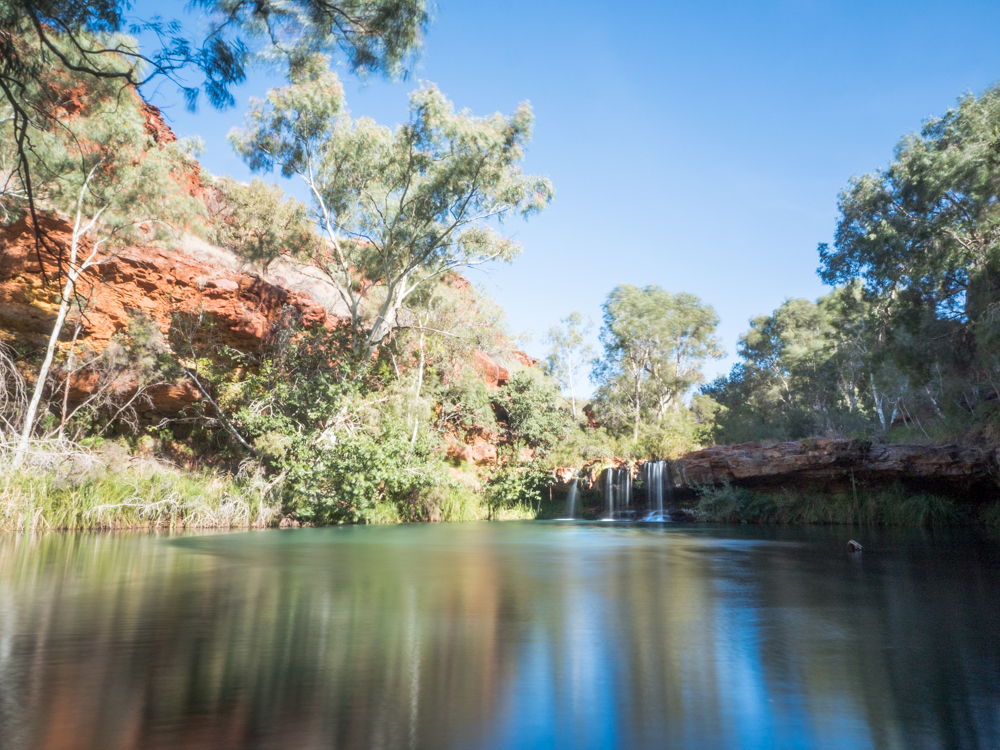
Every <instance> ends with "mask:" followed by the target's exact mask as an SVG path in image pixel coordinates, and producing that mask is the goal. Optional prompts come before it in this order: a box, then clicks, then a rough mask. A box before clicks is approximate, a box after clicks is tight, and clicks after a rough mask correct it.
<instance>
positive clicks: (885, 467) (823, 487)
mask: <svg viewBox="0 0 1000 750" xmlns="http://www.w3.org/2000/svg"><path fill="white" fill-rule="evenodd" d="M643 463H644V462H642V461H640V462H637V463H635V464H633V466H632V473H633V477H634V478H639V477H640V476H641V471H642V469H641V467H642V464H643ZM592 464H593V466H591V465H588V466H587V467H585V468H584V469H583V470H582V472H581V479H580V482H581V484H580V487H581V488H585V489H588V490H592V491H593V490H597V489H599V487H600V481H601V480H600V477H601V470H602V469H603V468H604V466H605V462H592ZM613 465H614V466H615V467H620V466H621V465H623V462H622V461H621V459H614V461H613ZM670 467H671V478H672V480H673V489H674V491H675V492H676V493H678V495H679V496H681V497H684V496H688V497H690V496H691V495H693V494H694V492H695V491H696V490H697V489H698V488H699V487H706V486H721V485H723V484H732V485H734V486H737V487H747V488H754V489H761V490H768V489H771V490H775V489H801V490H803V491H811V492H816V491H820V492H844V491H850V490H851V488H852V487H854V486H856V487H858V488H861V487H864V488H874V487H885V486H888V485H891V484H893V483H895V482H901V483H902V484H903V485H904V486H906V487H907V488H908V489H911V490H914V491H920V492H935V493H940V494H948V495H957V496H962V497H967V498H969V499H976V500H991V499H996V498H997V497H998V496H1000V488H998V482H997V478H998V476H1000V471H998V462H997V455H996V452H995V451H991V450H987V449H984V448H963V447H961V446H958V445H889V444H872V443H869V442H867V441H863V440H828V439H824V438H812V439H809V440H800V441H796V442H787V443H777V444H774V445H767V446H765V445H761V444H760V443H743V444H741V445H717V446H713V447H711V448H706V449H704V450H700V451H693V452H691V453H686V454H684V455H682V456H680V457H679V458H677V459H675V460H673V461H671V462H670ZM572 478H573V471H572V470H571V469H560V470H557V472H556V479H557V482H556V485H555V489H556V490H557V491H565V490H566V489H567V488H568V487H569V483H570V482H571V481H572Z"/></svg>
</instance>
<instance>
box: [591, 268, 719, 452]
mask: <svg viewBox="0 0 1000 750" xmlns="http://www.w3.org/2000/svg"><path fill="white" fill-rule="evenodd" d="M718 323H719V318H718V316H717V315H716V313H715V310H713V309H712V307H711V306H710V305H706V304H704V303H702V302H701V300H700V299H698V297H696V296H695V295H693V294H690V293H687V292H678V293H677V294H671V293H670V292H667V291H665V290H664V289H661V288H660V287H659V286H656V285H652V286H647V287H645V288H642V289H640V288H639V287H636V286H633V285H631V284H622V285H620V286H618V287H615V289H614V290H612V292H611V293H610V294H609V295H608V299H607V301H606V302H605V303H604V326H603V328H602V329H601V333H600V338H601V343H602V344H603V345H604V356H603V357H602V358H601V359H599V360H597V362H596V363H595V367H594V377H595V380H596V381H597V382H599V383H600V388H599V391H598V393H599V396H600V397H601V398H602V399H603V400H604V402H605V403H606V404H607V405H610V406H613V405H614V404H615V403H616V402H619V403H624V404H627V410H628V413H629V421H631V423H632V438H633V440H638V439H639V428H640V424H641V422H642V417H643V411H647V412H651V413H652V415H653V418H654V419H655V421H656V422H657V423H659V422H660V421H662V419H663V417H664V416H665V415H666V413H667V411H668V409H671V408H673V409H679V408H681V406H682V398H683V397H684V395H685V394H686V393H687V392H688V391H689V390H690V389H691V388H692V387H693V386H695V385H697V384H698V383H700V382H702V381H703V380H704V376H703V374H702V372H701V367H702V365H703V364H704V363H705V361H706V360H707V359H709V358H714V357H719V356H721V351H720V349H719V346H718V342H717V340H716V337H715V328H716V326H717V325H718Z"/></svg>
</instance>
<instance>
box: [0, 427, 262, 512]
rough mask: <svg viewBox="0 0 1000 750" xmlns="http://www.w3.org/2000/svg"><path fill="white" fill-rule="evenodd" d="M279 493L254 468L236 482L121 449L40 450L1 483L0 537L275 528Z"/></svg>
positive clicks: (64, 446)
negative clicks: (163, 529)
mask: <svg viewBox="0 0 1000 750" xmlns="http://www.w3.org/2000/svg"><path fill="white" fill-rule="evenodd" d="M279 489H280V488H278V487H277V486H276V482H275V480H274V479H273V478H268V477H266V476H265V475H264V474H263V472H262V471H260V470H259V468H257V467H254V466H253V465H252V464H248V465H246V466H244V467H243V468H242V470H240V471H238V472H237V473H236V474H235V475H232V474H227V473H220V472H212V471H207V470H206V471H195V472H192V471H189V470H180V469H177V468H176V467H173V466H169V465H166V464H164V463H162V462H160V461H156V460H154V459H151V458H145V457H136V456H132V455H130V452H129V451H128V449H127V448H126V447H125V446H122V445H121V444H119V443H116V442H109V443H106V444H104V445H102V446H101V447H100V448H99V449H86V450H80V449H75V448H73V447H72V446H71V445H69V444H67V443H65V442H64V443H56V444H53V443H48V444H44V443H42V444H37V443H36V444H33V445H32V447H31V450H30V451H29V454H28V460H27V461H26V463H25V464H24V465H23V466H22V467H21V468H20V469H17V470H14V471H6V472H4V473H3V475H2V476H0V530H2V531H38V530H44V529H134V528H157V527H164V526H167V527H173V528H185V529H192V528H205V527H210V528H232V527H237V528H246V527H262V526H271V525H275V524H277V523H278V521H280V520H281V497H280V492H279Z"/></svg>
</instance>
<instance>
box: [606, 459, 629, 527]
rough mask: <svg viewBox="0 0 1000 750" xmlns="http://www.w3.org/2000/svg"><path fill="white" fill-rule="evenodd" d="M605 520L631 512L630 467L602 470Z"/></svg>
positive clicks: (611, 519)
mask: <svg viewBox="0 0 1000 750" xmlns="http://www.w3.org/2000/svg"><path fill="white" fill-rule="evenodd" d="M604 504H605V507H606V510H607V515H606V516H605V517H604V520H605V521H613V520H615V519H616V518H620V517H622V516H626V515H630V514H631V512H632V467H631V466H629V465H627V464H626V465H624V466H620V467H618V468H617V469H616V468H615V467H613V466H612V467H609V468H607V469H605V470H604Z"/></svg>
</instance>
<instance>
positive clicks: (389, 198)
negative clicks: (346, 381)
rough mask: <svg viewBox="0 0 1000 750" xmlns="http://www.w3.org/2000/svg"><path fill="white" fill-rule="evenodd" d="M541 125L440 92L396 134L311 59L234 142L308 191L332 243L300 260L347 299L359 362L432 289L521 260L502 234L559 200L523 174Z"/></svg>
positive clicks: (415, 108)
mask: <svg viewBox="0 0 1000 750" xmlns="http://www.w3.org/2000/svg"><path fill="white" fill-rule="evenodd" d="M532 121H533V118H532V114H531V108H530V107H529V106H528V105H527V104H522V105H520V106H519V107H518V108H517V109H516V110H515V111H514V113H513V114H512V115H510V116H506V117H505V116H503V115H500V114H499V113H498V114H494V115H492V116H489V117H475V116H473V115H472V114H471V113H469V112H468V111H464V110H463V111H460V112H456V111H455V110H454V107H453V105H452V104H451V102H449V101H448V100H447V99H446V98H445V97H444V95H443V94H441V92H440V91H438V89H437V88H435V87H434V86H432V85H424V86H423V87H421V88H420V89H419V90H417V91H415V92H414V93H412V94H411V95H410V118H409V121H408V122H406V123H405V124H403V125H400V126H398V127H396V128H395V129H391V128H388V127H385V126H382V125H378V124H376V123H375V122H373V121H372V120H370V119H368V118H362V119H359V120H352V119H351V118H350V117H349V115H348V113H347V109H346V105H345V102H344V93H343V88H342V86H341V84H340V81H339V79H338V78H337V76H336V75H335V74H334V73H332V72H331V71H329V69H328V67H327V64H326V61H325V59H324V58H322V57H319V56H311V57H308V58H305V59H303V60H300V61H298V62H297V63H296V64H295V65H293V67H292V69H291V71H290V75H289V84H288V85H287V86H283V87H280V88H275V89H272V90H271V91H270V92H268V95H267V98H266V99H265V100H253V101H252V102H251V106H250V111H249V113H248V115H247V122H246V126H245V127H244V128H243V129H242V130H238V129H237V130H234V131H233V132H231V133H230V140H231V141H232V143H233V145H234V147H235V148H236V151H237V152H238V153H239V154H240V155H241V156H242V157H243V158H244V159H245V161H246V162H247V164H248V165H249V166H250V168H251V169H252V170H254V171H270V170H272V169H274V168H279V169H280V170H281V173H282V174H283V175H284V176H285V177H292V176H296V177H298V178H300V179H301V180H302V181H303V182H304V183H305V184H306V186H307V187H308V188H309V192H310V195H311V200H312V209H313V212H314V215H315V219H316V221H317V224H318V225H319V227H320V228H321V230H322V231H323V232H324V234H325V239H326V240H327V244H325V245H324V246H322V247H320V248H319V249H318V250H317V251H316V252H313V253H311V254H310V255H309V256H308V257H306V258H300V259H301V260H306V261H307V262H309V263H311V264H312V265H313V266H314V267H315V268H317V269H318V270H319V271H321V272H322V273H323V274H324V275H325V276H326V278H327V279H328V280H329V281H330V282H331V283H332V284H333V286H334V287H335V288H336V290H337V292H338V293H339V295H340V297H341V299H342V300H343V302H344V304H345V305H346V307H347V309H348V310H349V311H350V316H351V327H352V333H353V336H352V341H351V348H352V351H353V353H354V354H355V355H356V356H358V357H359V358H361V359H367V358H368V357H370V356H371V355H372V353H373V352H374V351H375V350H376V348H377V347H379V345H380V344H382V343H383V342H384V341H386V339H387V337H388V336H389V335H390V334H391V333H392V331H393V330H394V329H395V328H396V327H397V326H398V325H399V320H398V316H399V314H400V312H401V311H402V310H403V308H404V305H405V303H406V301H407V299H408V298H409V297H410V295H412V294H413V293H414V291H415V290H416V289H418V287H420V286H421V285H422V284H425V283H427V282H429V281H430V280H431V279H434V278H436V277H440V276H441V275H442V274H445V273H447V272H449V271H453V270H457V269H462V268H468V267H470V266H475V265H480V264H482V263H486V262H488V261H492V260H510V259H512V258H513V257H514V256H515V255H517V254H518V253H519V252H520V250H521V247H520V245H519V244H518V243H517V242H515V241H514V240H513V239H511V238H510V237H508V236H506V235H504V234H503V233H502V232H501V231H500V225H501V224H502V222H503V221H504V220H505V219H509V218H511V217H514V216H521V217H528V216H530V215H531V214H533V213H535V212H537V211H540V210H541V209H542V208H544V207H545V206H546V205H547V204H548V202H549V201H550V200H551V198H552V196H553V189H552V185H551V183H550V182H549V181H548V180H547V179H544V178H540V177H534V176H528V175H524V174H523V173H522V171H521V168H520V165H519V162H520V161H521V159H522V158H523V155H524V147H525V144H526V143H527V142H528V140H529V139H530V137H531V127H532ZM282 250H283V249H282V248H280V247H275V248H274V252H275V253H278V252H282ZM369 307H370V309H369Z"/></svg>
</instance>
